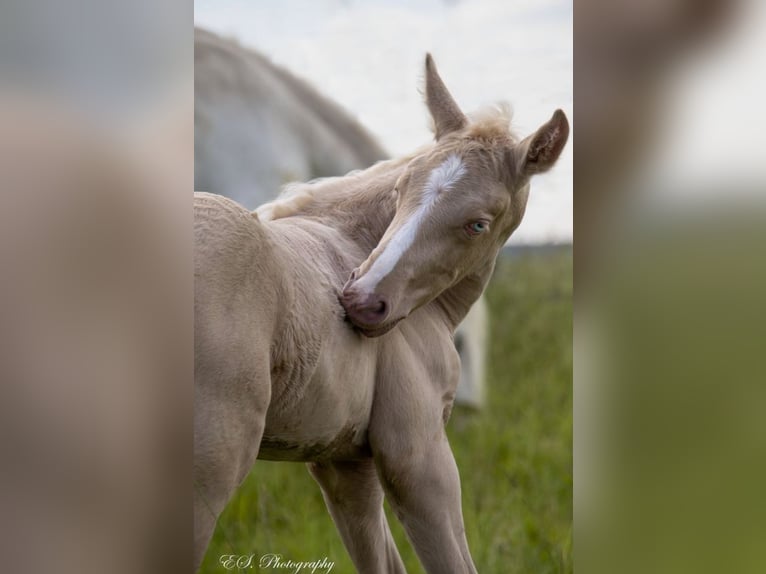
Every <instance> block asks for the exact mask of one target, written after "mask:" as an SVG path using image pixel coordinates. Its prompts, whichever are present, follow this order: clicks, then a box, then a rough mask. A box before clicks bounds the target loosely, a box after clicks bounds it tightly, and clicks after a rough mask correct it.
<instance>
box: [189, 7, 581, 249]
mask: <svg viewBox="0 0 766 574" xmlns="http://www.w3.org/2000/svg"><path fill="white" fill-rule="evenodd" d="M194 10H195V15H194V16H195V23H196V24H197V25H199V26H202V27H204V28H207V29H210V30H213V31H215V32H218V33H220V34H223V35H227V36H233V37H236V38H237V39H239V40H240V42H241V43H243V44H245V45H248V46H252V47H255V48H258V49H259V50H261V51H262V52H264V53H266V54H268V55H269V56H270V57H271V58H272V59H273V60H274V61H275V62H276V63H278V64H282V65H284V66H285V67H287V68H289V69H290V70H292V71H293V72H294V73H296V74H297V75H299V76H301V77H303V78H306V79H308V80H309V81H311V82H312V83H313V84H314V85H315V86H316V87H317V88H318V89H319V91H320V92H322V93H323V94H325V95H327V96H329V97H331V98H333V99H335V100H336V101H338V102H339V103H341V104H342V105H343V106H344V107H345V108H346V109H347V110H349V111H350V112H352V113H353V114H354V115H356V117H357V118H358V119H359V120H360V121H361V122H362V123H363V124H364V125H365V126H366V127H367V128H368V129H369V130H370V131H371V132H372V133H373V134H374V135H375V136H376V137H378V138H379V140H380V141H381V143H382V144H383V145H384V146H385V148H386V149H387V150H388V151H389V152H390V153H392V154H394V155H399V154H403V153H407V152H410V151H412V150H414V149H415V148H417V147H419V146H420V145H422V144H423V143H425V142H427V141H429V139H430V138H431V135H430V132H429V131H428V119H427V112H426V110H425V106H424V105H423V103H422V96H421V95H420V93H419V89H420V87H421V83H422V77H423V59H424V55H425V53H426V52H427V51H430V52H431V53H432V54H433V56H434V58H435V60H436V63H437V65H438V67H439V71H440V73H441V75H442V78H443V79H444V81H445V83H446V84H447V87H448V88H449V89H450V91H451V92H452V93H453V95H454V96H455V99H456V100H457V101H458V103H459V104H460V106H461V107H462V108H463V110H464V111H466V112H470V111H472V110H474V109H476V108H478V107H480V106H481V105H484V104H489V103H492V102H496V101H501V100H505V101H509V102H510V103H511V104H512V106H513V108H514V120H515V121H514V126H515V129H516V131H518V132H519V133H520V134H521V135H527V134H528V133H530V132H532V131H534V130H535V129H536V128H537V127H538V126H540V125H541V124H543V123H544V122H545V121H546V120H547V119H548V118H549V117H550V115H551V114H552V113H553V111H554V110H555V109H556V108H558V107H560V108H562V109H563V110H564V111H565V112H566V114H567V116H568V118H569V120H570V122H572V111H573V106H572V92H573V88H572V6H571V1H566V0H458V1H455V0H452V1H450V0H409V1H406V0H289V1H279V0H259V1H258V2H248V1H247V0H196V2H195V6H194ZM572 148H573V146H572V142H570V144H569V145H568V146H567V148H566V150H565V151H564V154H563V156H562V158H561V160H560V161H559V164H558V165H557V166H556V167H555V168H554V170H553V171H551V172H550V173H548V174H546V175H543V176H539V177H538V178H537V179H536V180H534V181H533V184H532V193H531V195H530V200H529V205H528V208H527V213H526V215H525V218H524V221H523V223H522V224H521V226H520V228H519V229H518V230H517V231H516V233H515V234H514V236H513V238H512V239H511V242H512V243H543V242H551V241H571V239H572Z"/></svg>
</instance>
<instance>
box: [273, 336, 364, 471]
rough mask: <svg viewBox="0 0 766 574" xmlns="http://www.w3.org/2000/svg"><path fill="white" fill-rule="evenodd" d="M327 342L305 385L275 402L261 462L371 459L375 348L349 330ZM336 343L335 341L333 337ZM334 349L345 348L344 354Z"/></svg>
mask: <svg viewBox="0 0 766 574" xmlns="http://www.w3.org/2000/svg"><path fill="white" fill-rule="evenodd" d="M334 335H335V336H336V337H338V338H339V339H340V341H338V340H337V339H336V340H335V341H332V344H330V341H325V343H327V344H326V345H325V346H324V348H325V349H327V350H326V351H322V352H321V353H320V356H319V358H318V360H317V363H316V368H315V369H314V371H313V373H312V376H311V377H310V379H308V380H306V381H275V382H274V384H277V385H279V386H280V387H284V386H285V385H286V386H287V387H292V388H293V389H297V390H296V391H295V392H292V393H289V392H288V393H282V394H281V395H282V397H283V398H281V399H279V400H277V401H275V402H274V403H272V404H271V405H270V407H269V412H268V414H267V417H266V428H265V430H264V433H263V439H262V440H261V447H260V451H259V454H258V458H260V459H264V460H284V461H299V462H311V461H322V460H354V459H360V458H367V457H369V456H371V452H370V446H369V442H368V439H367V428H368V426H369V420H370V411H371V409H372V399H373V392H374V380H375V347H376V346H375V344H374V343H373V342H372V341H371V340H362V339H361V338H360V336H359V335H357V334H356V333H354V332H353V331H351V329H350V328H348V327H347V326H343V328H342V329H338V332H337V333H335V334H334ZM332 338H335V337H332ZM329 349H344V352H343V353H342V354H339V353H337V352H334V353H333V352H330V351H329Z"/></svg>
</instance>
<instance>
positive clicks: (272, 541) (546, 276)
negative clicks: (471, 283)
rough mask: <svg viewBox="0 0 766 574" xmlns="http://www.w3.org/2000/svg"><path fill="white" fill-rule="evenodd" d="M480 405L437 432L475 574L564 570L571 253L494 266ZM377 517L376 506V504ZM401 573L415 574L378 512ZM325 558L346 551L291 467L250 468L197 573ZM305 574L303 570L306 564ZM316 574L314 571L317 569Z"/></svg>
mask: <svg viewBox="0 0 766 574" xmlns="http://www.w3.org/2000/svg"><path fill="white" fill-rule="evenodd" d="M487 296H488V299H489V308H490V317H491V320H492V324H491V330H492V337H491V348H490V350H489V353H490V355H489V359H490V360H489V381H488V401H487V407H486V409H485V410H484V411H483V412H481V413H470V412H465V411H461V410H459V409H456V411H455V412H454V413H453V416H452V419H451V420H450V423H449V425H448V432H449V437H450V443H451V444H452V448H453V451H454V453H455V458H456V459H457V464H458V468H459V469H460V476H461V481H462V492H463V513H464V517H465V523H466V532H467V536H468V544H469V547H470V548H471V553H472V555H473V558H474V561H475V563H476V567H477V569H478V571H479V572H482V573H503V574H514V573H530V574H532V573H533V574H547V573H570V572H572V252H571V249H560V250H559V249H557V250H554V251H544V252H541V253H539V252H535V251H532V252H525V253H524V254H523V255H520V256H516V257H511V258H507V257H506V258H503V259H501V260H500V261H499V262H498V266H497V269H496V271H495V275H494V278H493V280H492V283H491V284H490V286H489V289H488V292H487ZM387 511H388V509H387ZM388 518H389V522H390V524H391V528H392V530H393V533H394V537H395V538H396V542H397V546H398V547H399V551H400V553H401V554H402V558H403V559H404V561H405V565H406V566H407V571H408V572H410V573H418V572H423V570H422V568H421V566H420V564H419V563H418V561H417V558H416V556H415V553H414V551H413V550H412V548H411V547H410V545H409V543H408V542H407V539H406V536H405V535H404V531H403V529H402V527H401V526H400V525H399V523H398V522H397V521H396V519H395V518H394V516H393V515H392V513H391V512H390V511H388ZM265 553H277V554H282V555H283V556H284V557H285V558H286V559H287V558H289V559H292V560H316V559H321V558H322V557H325V556H326V557H327V558H328V559H329V560H332V561H334V562H335V568H334V569H333V572H336V573H341V574H343V573H346V572H354V568H353V566H352V564H351V561H350V559H349V558H348V554H347V553H346V551H345V549H344V548H343V544H342V542H341V540H340V537H339V536H338V534H337V533H336V531H335V527H334V525H333V523H332V520H331V519H330V517H329V515H328V513H327V511H326V510H325V507H324V502H323V501H322V496H321V494H320V492H319V488H318V487H317V486H316V485H315V483H314V481H313V480H312V479H311V478H310V476H309V475H308V472H307V471H306V469H305V467H304V466H303V465H302V464H294V463H273V462H265V461H258V462H257V463H256V465H255V467H254V469H253V472H252V473H251V474H250V476H249V477H248V478H247V479H246V480H245V482H244V484H243V485H242V488H241V489H240V490H239V492H238V494H237V495H236V496H235V498H234V499H233V500H232V501H231V503H230V504H229V506H228V507H227V508H226V510H225V511H224V513H223V514H222V516H221V518H220V520H219V524H218V528H217V529H216V533H215V536H214V537H213V540H212V542H211V544H210V547H209V549H208V553H207V556H206V559H205V562H204V563H203V566H202V569H201V572H202V573H205V574H213V573H223V572H229V571H227V570H225V569H224V568H223V567H222V566H221V565H220V564H219V562H218V559H219V556H220V555H222V554H255V555H256V560H254V567H253V568H252V569H250V570H248V572H259V571H263V572H287V571H288V570H277V569H264V570H259V569H258V567H257V557H259V556H260V555H262V554H265ZM309 571H310V569H309ZM317 572H319V570H317Z"/></svg>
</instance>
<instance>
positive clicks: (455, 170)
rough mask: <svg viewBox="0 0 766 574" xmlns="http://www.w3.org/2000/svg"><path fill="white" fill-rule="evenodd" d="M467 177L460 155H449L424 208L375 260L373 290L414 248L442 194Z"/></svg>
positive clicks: (432, 182)
mask: <svg viewBox="0 0 766 574" xmlns="http://www.w3.org/2000/svg"><path fill="white" fill-rule="evenodd" d="M463 174H465V166H464V165H463V161H462V160H461V159H460V158H459V157H458V156H456V155H451V156H449V157H448V158H447V159H446V160H444V162H442V164H441V165H440V166H439V167H437V168H436V169H434V170H433V171H432V172H431V174H430V175H429V176H428V182H426V187H425V189H424V190H423V196H422V197H421V199H420V206H419V207H418V209H417V210H416V211H415V213H413V214H412V215H411V216H410V218H409V219H408V220H407V221H405V222H404V225H402V226H401V227H400V228H399V229H397V230H396V233H395V234H394V236H393V237H392V238H391V240H390V241H389V242H388V245H386V248H385V249H384V250H383V253H381V254H380V256H379V257H378V258H377V259H376V260H375V263H373V264H372V267H370V270H369V271H368V272H367V274H366V275H365V277H364V279H365V280H366V281H369V285H370V287H369V288H370V290H372V289H375V286H376V285H377V284H378V283H380V281H382V280H383V278H384V277H386V275H388V274H389V273H391V271H393V270H394V267H396V264H397V263H398V262H399V260H400V259H401V258H402V255H404V254H405V253H406V252H407V250H408V249H409V248H410V247H411V246H412V244H413V243H414V241H415V237H416V236H417V233H418V229H419V228H420V224H421V223H422V222H423V220H424V219H425V217H426V215H427V214H428V212H429V211H430V210H431V208H432V207H433V206H434V204H435V203H436V200H437V199H438V198H439V194H440V193H441V192H442V191H446V190H447V189H449V188H450V187H452V186H453V185H455V183H457V182H458V180H459V179H460V178H461V177H462V176H463Z"/></svg>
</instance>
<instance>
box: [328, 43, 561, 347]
mask: <svg viewBox="0 0 766 574" xmlns="http://www.w3.org/2000/svg"><path fill="white" fill-rule="evenodd" d="M426 103H427V105H428V109H429V111H430V113H431V117H432V118H433V122H434V127H435V135H436V145H435V146H433V147H432V148H430V149H429V150H428V151H426V152H424V153H422V154H421V155H418V156H416V157H415V158H414V159H413V160H412V161H410V163H409V165H408V166H407V167H406V169H405V170H404V171H403V173H402V175H401V176H400V177H399V179H398V181H397V183H396V186H395V189H394V193H395V194H396V196H397V203H396V213H395V215H394V218H393V220H392V221H391V224H390V225H389V227H388V229H387V230H386V232H385V234H384V235H383V237H382V239H381V240H380V243H379V244H378V246H377V247H376V248H375V249H374V250H373V252H372V253H371V254H370V256H369V257H368V258H367V259H366V260H365V261H364V262H363V263H362V264H361V265H360V266H359V268H357V269H355V270H354V271H353V273H352V274H351V277H350V278H349V280H348V282H347V283H346V285H345V286H344V288H343V293H342V296H341V302H342V303H343V306H344V308H345V309H346V312H347V314H348V317H349V319H350V320H351V322H352V323H353V324H354V325H355V326H356V327H357V328H358V329H359V330H360V331H361V332H362V333H364V334H365V335H367V336H378V335H382V334H384V333H386V332H387V331H389V330H390V329H391V328H393V327H394V325H396V323H398V322H399V321H400V320H402V319H404V318H405V317H407V316H408V315H409V314H410V313H411V312H412V311H414V310H415V309H417V308H418V307H421V306H422V305H425V304H427V303H428V302H430V301H433V300H434V299H435V298H436V297H438V296H439V295H440V294H441V293H443V292H444V291H445V290H447V289H449V288H450V287H452V286H455V285H457V284H458V283H460V282H461V281H463V280H464V279H467V278H469V277H476V278H477V281H476V282H475V283H476V285H477V287H476V289H475V290H476V293H475V296H478V294H479V290H480V289H481V288H482V287H483V282H482V281H481V280H480V279H479V278H483V279H484V280H486V278H488V276H489V273H490V272H491V269H492V266H493V265H494V261H495V258H496V257H497V254H498V252H499V250H500V249H501V248H502V246H503V245H504V244H505V242H506V241H507V239H508V237H509V236H510V235H511V233H512V232H513V230H514V229H516V227H518V225H519V223H520V222H521V218H522V216H523V214H524V209H525V207H526V203H527V195H528V192H529V179H530V177H531V176H532V175H534V174H536V173H541V172H544V171H546V170H548V169H549V168H550V167H551V166H552V165H553V164H554V163H555V161H556V160H557V159H558V157H559V155H560V154H561V151H562V149H563V148H564V145H565V144H566V141H567V138H568V136H569V124H568V122H567V119H566V116H565V115H564V113H563V112H562V111H560V110H557V111H556V112H555V113H554V114H553V117H552V118H551V119H550V120H549V121H548V122H547V123H546V124H545V125H543V126H542V127H541V128H540V129H539V130H537V132H535V133H534V134H532V135H531V136H529V137H528V138H526V139H524V140H522V141H519V140H518V139H516V138H514V137H513V136H512V135H511V133H510V131H509V126H508V123H509V121H508V117H507V115H504V116H502V117H499V116H496V117H487V118H484V119H480V120H477V121H476V122H471V121H469V120H468V118H466V116H465V115H464V114H463V112H461V111H460V108H458V106H457V104H456V103H455V101H454V100H453V98H452V96H451V95H450V93H449V92H448V91H447V88H446V87H445V86H444V83H443V82H442V80H441V78H440V77H439V74H438V73H437V71H436V67H435V66H434V63H433V61H432V59H431V57H430V55H429V56H427V57H426Z"/></svg>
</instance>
